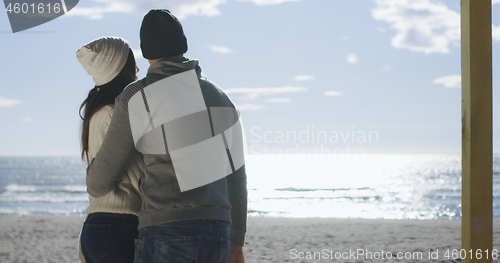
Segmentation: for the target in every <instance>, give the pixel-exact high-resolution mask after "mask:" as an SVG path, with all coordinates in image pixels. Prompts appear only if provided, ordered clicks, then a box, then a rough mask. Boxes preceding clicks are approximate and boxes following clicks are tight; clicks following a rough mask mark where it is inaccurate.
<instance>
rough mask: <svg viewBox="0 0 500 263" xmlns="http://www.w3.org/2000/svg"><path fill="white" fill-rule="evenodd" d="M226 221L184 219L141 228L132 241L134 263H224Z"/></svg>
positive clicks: (226, 253)
mask: <svg viewBox="0 0 500 263" xmlns="http://www.w3.org/2000/svg"><path fill="white" fill-rule="evenodd" d="M229 237H230V226H229V223H227V222H224V221H216V220H187V221H179V222H172V223H167V224H163V225H157V226H148V227H143V228H141V229H140V230H139V238H138V239H136V240H135V261H134V263H153V262H154V263H188V262H189V263H219V262H220V263H225V262H226V258H227V255H228V253H229V244H230V241H229Z"/></svg>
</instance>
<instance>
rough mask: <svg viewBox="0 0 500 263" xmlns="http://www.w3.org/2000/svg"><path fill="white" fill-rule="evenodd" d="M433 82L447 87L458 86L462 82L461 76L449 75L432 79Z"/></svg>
mask: <svg viewBox="0 0 500 263" xmlns="http://www.w3.org/2000/svg"><path fill="white" fill-rule="evenodd" d="M434 84H443V85H444V86H445V87H447V88H460V85H461V84H462V76H460V75H450V76H445V77H441V78H437V79H435V80H434Z"/></svg>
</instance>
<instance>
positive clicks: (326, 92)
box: [325, 90, 342, 97]
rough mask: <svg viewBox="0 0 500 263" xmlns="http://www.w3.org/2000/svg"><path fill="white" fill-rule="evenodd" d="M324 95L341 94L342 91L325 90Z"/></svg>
mask: <svg viewBox="0 0 500 263" xmlns="http://www.w3.org/2000/svg"><path fill="white" fill-rule="evenodd" d="M325 96H332V97H333V96H342V92H340V91H334V90H327V91H325Z"/></svg>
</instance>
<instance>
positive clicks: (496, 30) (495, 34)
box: [491, 0, 500, 41]
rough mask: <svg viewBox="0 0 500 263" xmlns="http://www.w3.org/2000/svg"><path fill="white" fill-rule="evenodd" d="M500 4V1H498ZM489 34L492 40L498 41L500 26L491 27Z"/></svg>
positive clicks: (499, 39) (499, 38)
mask: <svg viewBox="0 0 500 263" xmlns="http://www.w3.org/2000/svg"><path fill="white" fill-rule="evenodd" d="M498 2H499V3H500V0H498ZM491 34H492V38H493V40H496V41H500V26H495V25H491Z"/></svg>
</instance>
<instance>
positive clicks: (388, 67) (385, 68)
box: [380, 65, 394, 72]
mask: <svg viewBox="0 0 500 263" xmlns="http://www.w3.org/2000/svg"><path fill="white" fill-rule="evenodd" d="M393 69H394V68H393V67H392V66H391V65H384V67H383V68H382V69H380V71H382V72H387V71H391V70H393Z"/></svg>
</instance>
